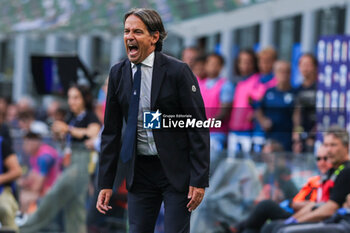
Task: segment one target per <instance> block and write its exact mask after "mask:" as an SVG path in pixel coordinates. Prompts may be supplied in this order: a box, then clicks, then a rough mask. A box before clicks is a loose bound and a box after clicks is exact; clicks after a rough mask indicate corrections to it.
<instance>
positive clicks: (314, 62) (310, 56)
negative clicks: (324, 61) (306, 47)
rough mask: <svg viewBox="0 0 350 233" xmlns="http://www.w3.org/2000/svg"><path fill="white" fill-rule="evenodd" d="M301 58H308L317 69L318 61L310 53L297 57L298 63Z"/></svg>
mask: <svg viewBox="0 0 350 233" xmlns="http://www.w3.org/2000/svg"><path fill="white" fill-rule="evenodd" d="M302 57H309V58H310V59H311V61H312V64H313V65H314V66H315V67H316V68H317V67H318V61H317V59H316V57H315V56H314V55H313V54H312V53H303V54H302V55H301V56H300V57H299V62H300V59H301V58H302Z"/></svg>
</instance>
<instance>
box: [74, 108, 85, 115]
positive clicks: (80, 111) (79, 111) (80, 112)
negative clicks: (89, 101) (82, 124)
mask: <svg viewBox="0 0 350 233" xmlns="http://www.w3.org/2000/svg"><path fill="white" fill-rule="evenodd" d="M84 111H85V108H83V109H81V110H78V111H77V112H74V113H73V114H74V116H79V115H80V114H82V113H83V112H84Z"/></svg>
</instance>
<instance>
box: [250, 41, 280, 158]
mask: <svg viewBox="0 0 350 233" xmlns="http://www.w3.org/2000/svg"><path fill="white" fill-rule="evenodd" d="M276 59H277V53H276V51H275V50H274V49H273V48H269V47H268V48H266V49H263V50H262V51H260V52H259V54H258V66H259V71H260V77H259V79H257V82H256V83H255V84H254V86H253V91H252V95H251V103H252V105H253V108H254V109H255V110H256V108H257V103H258V102H259V101H260V100H261V99H262V98H263V96H264V95H265V92H266V90H267V89H269V88H272V87H275V86H276V83H277V81H276V79H275V78H274V74H273V65H274V63H275V61H276ZM252 143H253V151H254V152H256V153H260V152H261V148H262V147H263V145H264V143H265V134H264V130H263V129H262V127H261V125H260V124H259V122H258V121H257V120H255V119H254V121H253V137H252Z"/></svg>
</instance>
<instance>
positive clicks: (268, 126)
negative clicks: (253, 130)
mask: <svg viewBox="0 0 350 233" xmlns="http://www.w3.org/2000/svg"><path fill="white" fill-rule="evenodd" d="M261 127H262V128H263V129H264V130H265V131H269V130H270V129H271V127H272V121H271V120H270V119H269V118H265V119H264V120H263V121H262V122H261Z"/></svg>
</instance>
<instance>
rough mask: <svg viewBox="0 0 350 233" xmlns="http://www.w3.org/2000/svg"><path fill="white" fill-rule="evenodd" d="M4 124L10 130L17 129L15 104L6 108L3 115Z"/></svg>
mask: <svg viewBox="0 0 350 233" xmlns="http://www.w3.org/2000/svg"><path fill="white" fill-rule="evenodd" d="M5 122H6V124H7V125H8V126H9V127H10V128H11V129H12V128H18V127H19V125H18V124H19V123H18V108H17V106H16V104H13V103H11V104H9V105H8V107H7V112H6V115H5Z"/></svg>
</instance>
